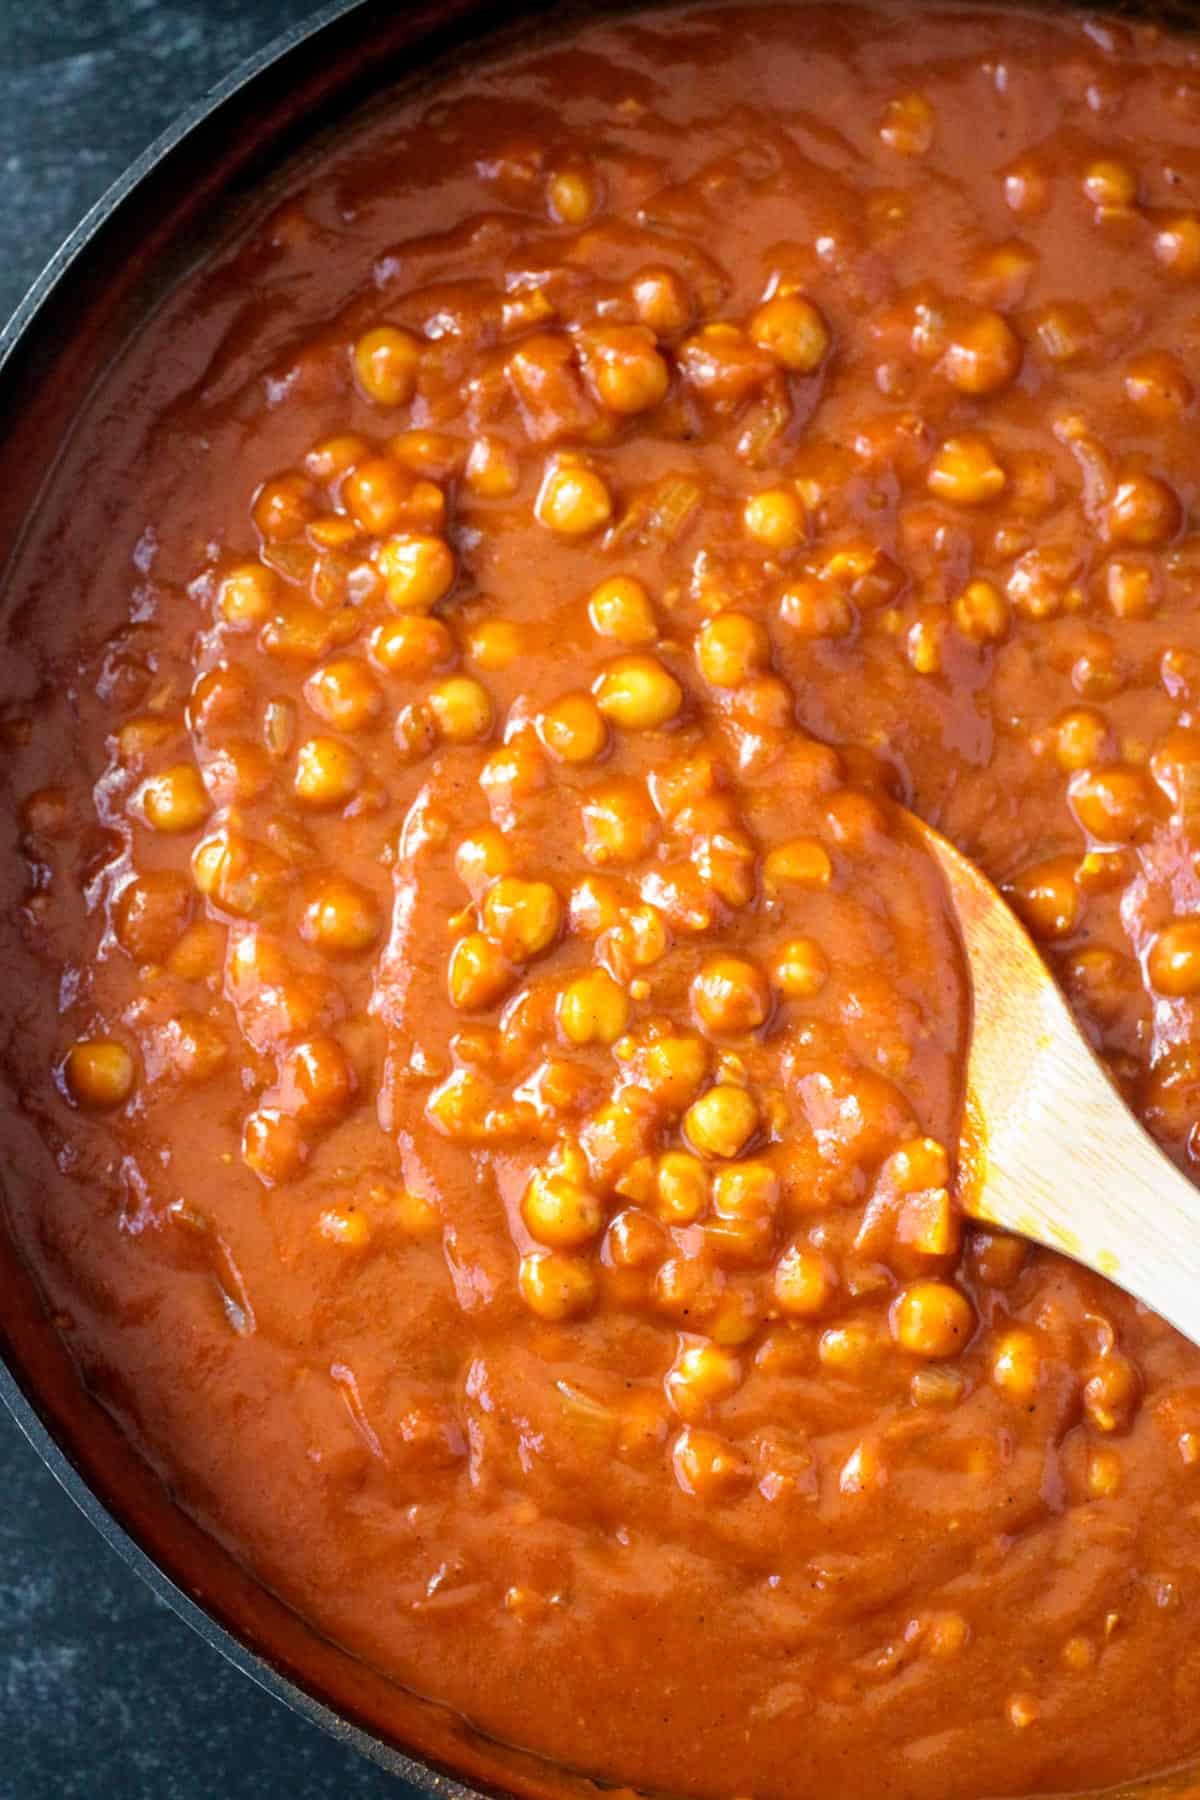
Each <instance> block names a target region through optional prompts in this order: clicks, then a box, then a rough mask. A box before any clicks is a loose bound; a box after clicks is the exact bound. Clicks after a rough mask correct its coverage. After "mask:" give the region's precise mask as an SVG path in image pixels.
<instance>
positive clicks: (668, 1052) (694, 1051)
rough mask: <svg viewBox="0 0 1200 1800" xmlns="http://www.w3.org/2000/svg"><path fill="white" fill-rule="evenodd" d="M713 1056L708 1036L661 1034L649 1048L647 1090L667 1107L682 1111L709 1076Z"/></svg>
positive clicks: (658, 1102)
mask: <svg viewBox="0 0 1200 1800" xmlns="http://www.w3.org/2000/svg"><path fill="white" fill-rule="evenodd" d="M709 1060H710V1059H709V1050H708V1045H707V1044H706V1043H705V1042H704V1039H703V1038H701V1037H695V1036H693V1035H692V1034H691V1033H690V1032H689V1033H686V1034H685V1033H682V1032H679V1033H675V1034H673V1035H672V1036H670V1037H662V1038H658V1039H657V1040H656V1042H654V1043H653V1044H651V1045H650V1046H649V1048H648V1049H647V1051H646V1056H645V1064H644V1075H643V1079H644V1081H645V1084H646V1091H647V1092H648V1093H649V1094H650V1095H652V1096H653V1098H654V1100H655V1101H656V1102H657V1104H658V1105H659V1106H660V1107H662V1108H663V1109H664V1111H666V1112H669V1113H671V1114H676V1113H680V1112H682V1111H683V1109H684V1107H685V1106H686V1105H687V1103H688V1101H689V1100H692V1099H694V1098H695V1096H696V1095H697V1094H698V1093H699V1091H700V1089H701V1087H702V1086H703V1085H704V1082H705V1081H706V1080H707V1078H708V1069H709Z"/></svg>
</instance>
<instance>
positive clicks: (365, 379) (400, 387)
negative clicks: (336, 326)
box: [354, 325, 421, 406]
mask: <svg viewBox="0 0 1200 1800" xmlns="http://www.w3.org/2000/svg"><path fill="white" fill-rule="evenodd" d="M420 360H421V345H420V341H419V340H418V339H417V338H415V337H414V336H413V334H412V332H411V331H403V330H401V329H400V327H399V326H396V325H377V326H376V327H375V328H374V330H372V331H365V332H364V333H363V335H362V336H361V337H360V338H359V339H358V340H357V342H356V343H355V346H354V376H355V380H356V381H357V382H358V385H359V387H360V388H361V389H362V391H363V393H364V394H365V395H366V397H367V399H368V400H373V401H374V402H375V405H376V406H407V404H408V402H409V401H410V400H411V399H412V397H413V395H414V394H415V393H416V391H417V370H418V367H419V364H420Z"/></svg>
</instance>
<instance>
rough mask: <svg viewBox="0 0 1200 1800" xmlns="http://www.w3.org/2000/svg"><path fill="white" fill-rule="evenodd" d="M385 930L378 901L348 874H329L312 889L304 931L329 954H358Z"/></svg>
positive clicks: (374, 941) (308, 939)
mask: <svg viewBox="0 0 1200 1800" xmlns="http://www.w3.org/2000/svg"><path fill="white" fill-rule="evenodd" d="M382 929H383V921H382V916H381V914H380V910H379V905H378V902H377V901H376V899H375V896H374V895H373V894H370V893H368V891H367V889H366V888H364V887H360V886H359V884H358V883H357V882H356V881H351V880H350V879H349V877H348V876H346V875H325V876H322V877H321V878H320V879H319V880H318V881H317V882H315V883H314V884H313V885H312V886H311V887H310V888H309V892H308V899H307V901H306V903H305V907H304V912H303V915H302V917H301V921H300V934H301V936H302V937H303V938H304V940H305V942H306V943H309V944H315V945H316V947H317V949H318V950H323V951H324V952H325V954H326V955H327V956H358V955H360V954H361V953H362V952H363V951H364V950H370V949H371V947H372V946H373V945H374V944H375V943H376V942H377V941H378V938H379V934H380V932H381V930H382Z"/></svg>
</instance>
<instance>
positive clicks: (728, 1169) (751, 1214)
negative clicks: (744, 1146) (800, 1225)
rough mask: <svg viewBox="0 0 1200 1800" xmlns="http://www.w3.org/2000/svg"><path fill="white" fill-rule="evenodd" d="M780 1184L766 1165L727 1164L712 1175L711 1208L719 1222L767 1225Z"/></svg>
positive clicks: (754, 1163)
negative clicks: (735, 1220)
mask: <svg viewBox="0 0 1200 1800" xmlns="http://www.w3.org/2000/svg"><path fill="white" fill-rule="evenodd" d="M781 1192H782V1184H781V1183H780V1180H779V1176H778V1175H777V1174H776V1172H775V1170H774V1169H773V1168H772V1167H771V1165H770V1163H766V1162H757V1161H752V1162H736V1163H727V1164H726V1165H725V1167H724V1168H722V1169H717V1170H716V1171H715V1173H714V1175H713V1182H712V1195H713V1207H714V1209H715V1211H716V1212H717V1213H718V1215H719V1216H720V1217H721V1218H723V1219H757V1220H760V1221H767V1222H770V1221H772V1220H773V1219H774V1217H775V1214H776V1212H777V1211H778V1209H779V1200H780V1195H781Z"/></svg>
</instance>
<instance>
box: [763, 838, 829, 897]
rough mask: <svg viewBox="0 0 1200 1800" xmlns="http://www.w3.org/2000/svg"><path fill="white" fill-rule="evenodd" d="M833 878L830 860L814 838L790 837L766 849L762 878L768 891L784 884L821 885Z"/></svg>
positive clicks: (787, 885) (795, 885)
mask: <svg viewBox="0 0 1200 1800" xmlns="http://www.w3.org/2000/svg"><path fill="white" fill-rule="evenodd" d="M832 880H833V863H832V861H831V859H830V855H829V852H828V850H826V848H825V846H824V844H822V843H819V842H818V840H817V839H816V838H792V839H791V841H790V842H789V843H786V844H777V845H776V847H775V848H774V849H773V850H770V851H768V852H767V856H766V860H765V862H764V864H763V881H764V884H765V886H766V889H767V892H768V893H769V894H777V893H779V891H780V889H781V888H785V887H806V888H825V887H828V886H829V884H830V882H831V881H832Z"/></svg>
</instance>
